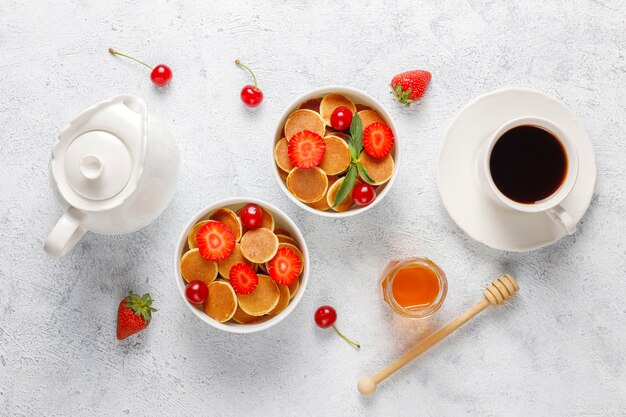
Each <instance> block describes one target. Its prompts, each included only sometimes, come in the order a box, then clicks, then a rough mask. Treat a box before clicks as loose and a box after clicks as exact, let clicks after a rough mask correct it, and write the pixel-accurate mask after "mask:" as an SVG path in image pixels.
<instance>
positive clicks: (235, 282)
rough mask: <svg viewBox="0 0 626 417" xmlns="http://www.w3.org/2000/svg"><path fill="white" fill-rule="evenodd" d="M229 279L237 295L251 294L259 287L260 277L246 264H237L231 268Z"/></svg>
mask: <svg viewBox="0 0 626 417" xmlns="http://www.w3.org/2000/svg"><path fill="white" fill-rule="evenodd" d="M228 279H229V280H230V285H232V286H233V290H235V292H236V293H237V294H251V293H252V292H253V291H254V290H255V289H256V287H257V285H259V276H258V275H257V274H256V272H254V269H252V267H250V266H249V265H246V264H237V265H235V266H233V267H232V268H230V272H229V273H228Z"/></svg>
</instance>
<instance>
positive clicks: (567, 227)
mask: <svg viewBox="0 0 626 417" xmlns="http://www.w3.org/2000/svg"><path fill="white" fill-rule="evenodd" d="M547 213H548V217H550V219H552V221H553V222H555V223H557V224H558V225H560V226H561V228H562V229H563V230H564V231H565V233H567V234H568V235H571V234H573V233H574V232H575V231H576V222H574V219H572V216H570V215H569V213H568V212H566V211H565V209H564V208H563V207H561V206H556V207H553V208H551V209H550V210H548V211H547Z"/></svg>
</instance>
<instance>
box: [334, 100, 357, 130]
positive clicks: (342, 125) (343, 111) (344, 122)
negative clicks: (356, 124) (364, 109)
mask: <svg viewBox="0 0 626 417" xmlns="http://www.w3.org/2000/svg"><path fill="white" fill-rule="evenodd" d="M351 124H352V111H350V109H349V108H347V107H345V106H339V107H337V108H336V109H335V110H334V111H333V114H331V115H330V125H331V126H332V127H333V129H336V130H346V129H348V128H349V127H350V125H351Z"/></svg>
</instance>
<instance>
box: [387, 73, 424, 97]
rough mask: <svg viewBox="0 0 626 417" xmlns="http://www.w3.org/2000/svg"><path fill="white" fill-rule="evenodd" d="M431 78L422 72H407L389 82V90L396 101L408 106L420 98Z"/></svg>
mask: <svg viewBox="0 0 626 417" xmlns="http://www.w3.org/2000/svg"><path fill="white" fill-rule="evenodd" d="M431 78H432V76H431V75H430V72H428V71H424V70H414V71H407V72H403V73H401V74H398V75H396V76H395V77H393V79H392V80H391V89H392V90H393V94H395V96H396V98H397V99H398V101H399V102H400V103H402V104H406V105H407V106H410V105H411V103H414V102H416V101H418V100H419V99H421V98H422V96H423V95H424V93H425V92H426V89H427V88H428V84H429V83H430V80H431Z"/></svg>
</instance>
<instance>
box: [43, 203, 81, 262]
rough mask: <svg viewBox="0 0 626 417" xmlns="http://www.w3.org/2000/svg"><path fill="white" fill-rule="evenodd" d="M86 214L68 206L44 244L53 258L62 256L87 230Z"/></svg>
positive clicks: (44, 247)
mask: <svg viewBox="0 0 626 417" xmlns="http://www.w3.org/2000/svg"><path fill="white" fill-rule="evenodd" d="M84 218H85V214H84V213H83V212H82V211H80V210H78V209H77V208H75V207H70V208H68V209H67V210H66V211H65V213H63V216H61V218H60V219H59V221H58V222H57V224H56V225H55V226H54V227H53V228H52V231H51V232H50V234H49V235H48V239H46V243H45V244H44V245H43V250H44V251H45V252H46V253H47V254H48V255H50V256H52V257H53V258H62V257H63V256H65V254H66V253H67V252H69V251H70V249H72V248H73V247H74V245H76V243H77V242H78V241H79V240H80V238H81V237H83V235H84V234H85V232H87V229H86V228H85V227H84V226H83V219H84Z"/></svg>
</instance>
